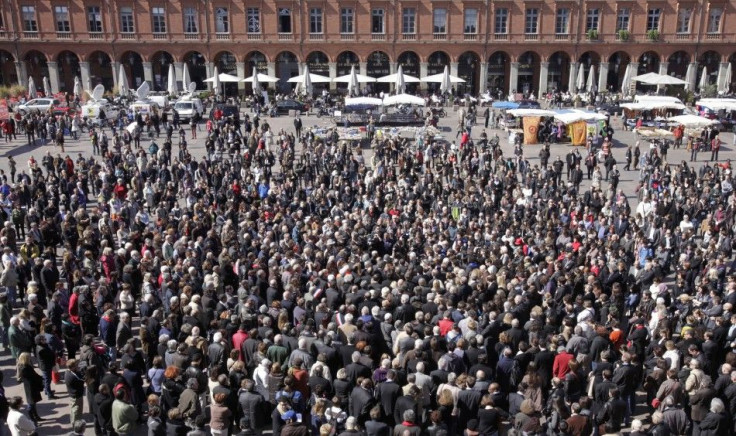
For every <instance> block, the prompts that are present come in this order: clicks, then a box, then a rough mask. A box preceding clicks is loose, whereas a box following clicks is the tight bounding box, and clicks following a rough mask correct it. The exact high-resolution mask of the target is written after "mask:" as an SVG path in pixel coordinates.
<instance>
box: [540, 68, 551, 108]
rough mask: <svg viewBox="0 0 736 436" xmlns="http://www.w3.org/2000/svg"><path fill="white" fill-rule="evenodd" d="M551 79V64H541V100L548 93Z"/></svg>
mask: <svg viewBox="0 0 736 436" xmlns="http://www.w3.org/2000/svg"><path fill="white" fill-rule="evenodd" d="M548 79H549V62H540V63H539V99H540V100H541V99H542V96H543V95H544V94H546V93H547V80H548Z"/></svg>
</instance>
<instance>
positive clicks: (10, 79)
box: [0, 50, 18, 86]
mask: <svg viewBox="0 0 736 436" xmlns="http://www.w3.org/2000/svg"><path fill="white" fill-rule="evenodd" d="M16 83H18V73H17V72H16V71H15V58H14V57H13V55H12V54H11V53H10V52H8V51H5V50H0V84H1V85H5V86H10V85H15V84H16Z"/></svg>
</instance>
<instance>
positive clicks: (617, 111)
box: [595, 103, 624, 115]
mask: <svg viewBox="0 0 736 436" xmlns="http://www.w3.org/2000/svg"><path fill="white" fill-rule="evenodd" d="M595 111H596V112H599V113H603V112H605V113H607V114H608V115H621V114H622V113H623V112H624V109H623V108H622V107H621V106H620V105H619V103H601V104H599V105H598V106H596V108H595Z"/></svg>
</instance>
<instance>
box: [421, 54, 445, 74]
mask: <svg viewBox="0 0 736 436" xmlns="http://www.w3.org/2000/svg"><path fill="white" fill-rule="evenodd" d="M445 66H447V67H449V66H450V56H448V55H447V53H445V52H443V51H436V52H434V53H432V54H431V55H429V57H428V58H427V75H428V76H432V75H434V74H440V73H443V72H444V71H445Z"/></svg>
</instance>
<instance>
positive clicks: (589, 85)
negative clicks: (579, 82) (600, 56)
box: [585, 65, 595, 92]
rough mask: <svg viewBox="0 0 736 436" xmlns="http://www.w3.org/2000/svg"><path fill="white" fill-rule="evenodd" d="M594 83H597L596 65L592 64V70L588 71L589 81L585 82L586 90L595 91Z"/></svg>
mask: <svg viewBox="0 0 736 436" xmlns="http://www.w3.org/2000/svg"><path fill="white" fill-rule="evenodd" d="M594 83H595V67H594V66H593V65H591V66H590V71H588V83H586V84H585V90H586V91H588V92H593V86H594Z"/></svg>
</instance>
